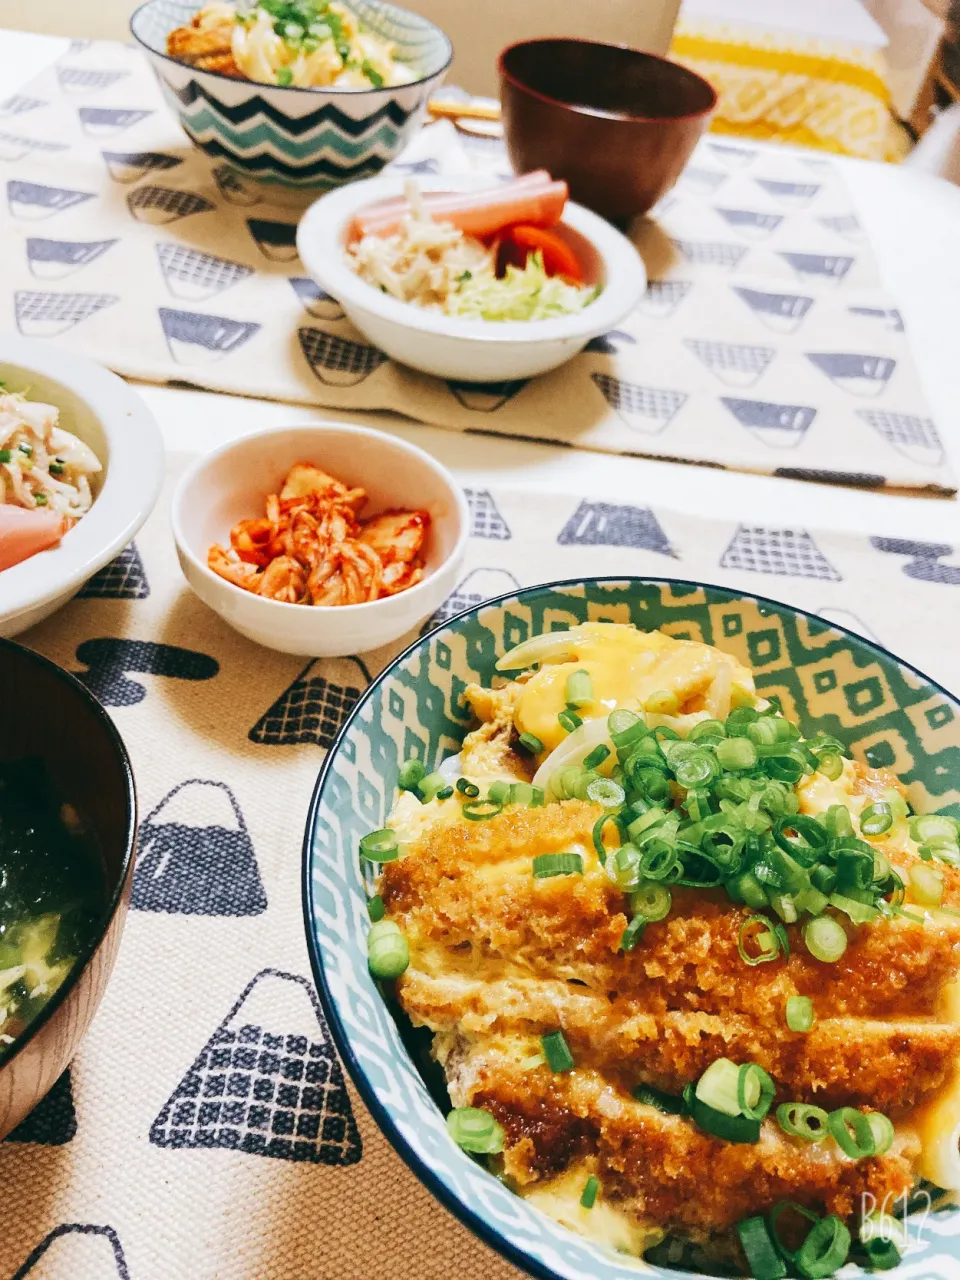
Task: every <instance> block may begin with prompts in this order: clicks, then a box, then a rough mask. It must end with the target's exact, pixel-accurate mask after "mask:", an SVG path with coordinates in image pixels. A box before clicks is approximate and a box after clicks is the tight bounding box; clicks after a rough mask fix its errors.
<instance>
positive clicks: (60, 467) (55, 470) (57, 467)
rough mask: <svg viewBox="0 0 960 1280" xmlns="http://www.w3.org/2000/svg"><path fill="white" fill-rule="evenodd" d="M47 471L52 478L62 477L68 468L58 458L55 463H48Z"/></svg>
mask: <svg viewBox="0 0 960 1280" xmlns="http://www.w3.org/2000/svg"><path fill="white" fill-rule="evenodd" d="M47 470H48V471H49V472H50V474H51V475H52V476H62V475H63V473H64V471H65V470H66V467H65V466H64V464H63V463H62V462H61V461H60V459H59V458H56V459H55V460H54V461H53V462H48V463H47Z"/></svg>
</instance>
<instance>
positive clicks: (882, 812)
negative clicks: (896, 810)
mask: <svg viewBox="0 0 960 1280" xmlns="http://www.w3.org/2000/svg"><path fill="white" fill-rule="evenodd" d="M892 826H893V811H892V809H891V808H890V806H889V804H887V802H886V801H885V800H877V801H876V803H875V804H868V805H867V807H866V808H865V809H864V811H863V812H862V813H861V814H860V830H861V831H862V832H863V834H864V835H865V836H881V835H883V833H884V832H885V831H889V830H890V828H891V827H892Z"/></svg>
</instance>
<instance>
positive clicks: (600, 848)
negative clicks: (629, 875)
mask: <svg viewBox="0 0 960 1280" xmlns="http://www.w3.org/2000/svg"><path fill="white" fill-rule="evenodd" d="M608 822H612V823H613V825H614V827H615V828H616V829H617V831H618V832H619V830H620V824H619V822H618V821H617V819H616V817H615V816H614V815H613V814H612V813H605V814H603V815H602V817H599V818H598V819H597V820H596V822H595V823H594V824H593V847H594V849H596V851H597V857H598V858H599V859H600V864H601V866H602V865H604V864H605V863H606V861H607V850H606V848H605V846H604V843H603V829H604V827H605V826H606V825H607V823H608Z"/></svg>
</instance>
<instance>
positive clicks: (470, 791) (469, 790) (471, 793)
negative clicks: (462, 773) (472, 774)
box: [457, 778, 480, 800]
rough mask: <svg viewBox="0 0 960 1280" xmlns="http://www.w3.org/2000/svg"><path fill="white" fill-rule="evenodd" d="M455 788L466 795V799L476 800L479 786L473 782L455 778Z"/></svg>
mask: <svg viewBox="0 0 960 1280" xmlns="http://www.w3.org/2000/svg"><path fill="white" fill-rule="evenodd" d="M457 790H458V791H459V792H460V794H461V795H462V796H466V797H467V799H468V800H476V798H477V796H478V795H479V794H480V788H479V787H478V786H477V785H476V783H474V782H469V781H468V780H467V779H466V778H458V779H457Z"/></svg>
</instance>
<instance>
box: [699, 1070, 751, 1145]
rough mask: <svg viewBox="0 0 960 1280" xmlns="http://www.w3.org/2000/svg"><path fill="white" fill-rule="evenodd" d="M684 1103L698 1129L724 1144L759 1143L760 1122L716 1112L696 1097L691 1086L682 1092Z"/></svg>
mask: <svg viewBox="0 0 960 1280" xmlns="http://www.w3.org/2000/svg"><path fill="white" fill-rule="evenodd" d="M683 1097H684V1101H685V1102H686V1104H687V1110H688V1111H689V1112H690V1116H691V1119H692V1120H693V1123H694V1124H695V1125H696V1126H697V1128H698V1129H702V1130H703V1132H704V1133H709V1134H711V1135H712V1136H713V1137H715V1138H721V1139H723V1141H724V1142H749V1143H753V1142H759V1141H760V1121H759V1120H750V1119H748V1118H747V1117H746V1116H740V1115H737V1116H731V1115H727V1113H726V1112H724V1111H717V1110H715V1109H714V1108H713V1107H711V1106H708V1105H707V1103H705V1102H703V1101H702V1100H701V1099H700V1098H698V1097H697V1095H696V1091H695V1089H694V1087H693V1085H692V1084H688V1085H687V1087H686V1089H684V1091H683Z"/></svg>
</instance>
